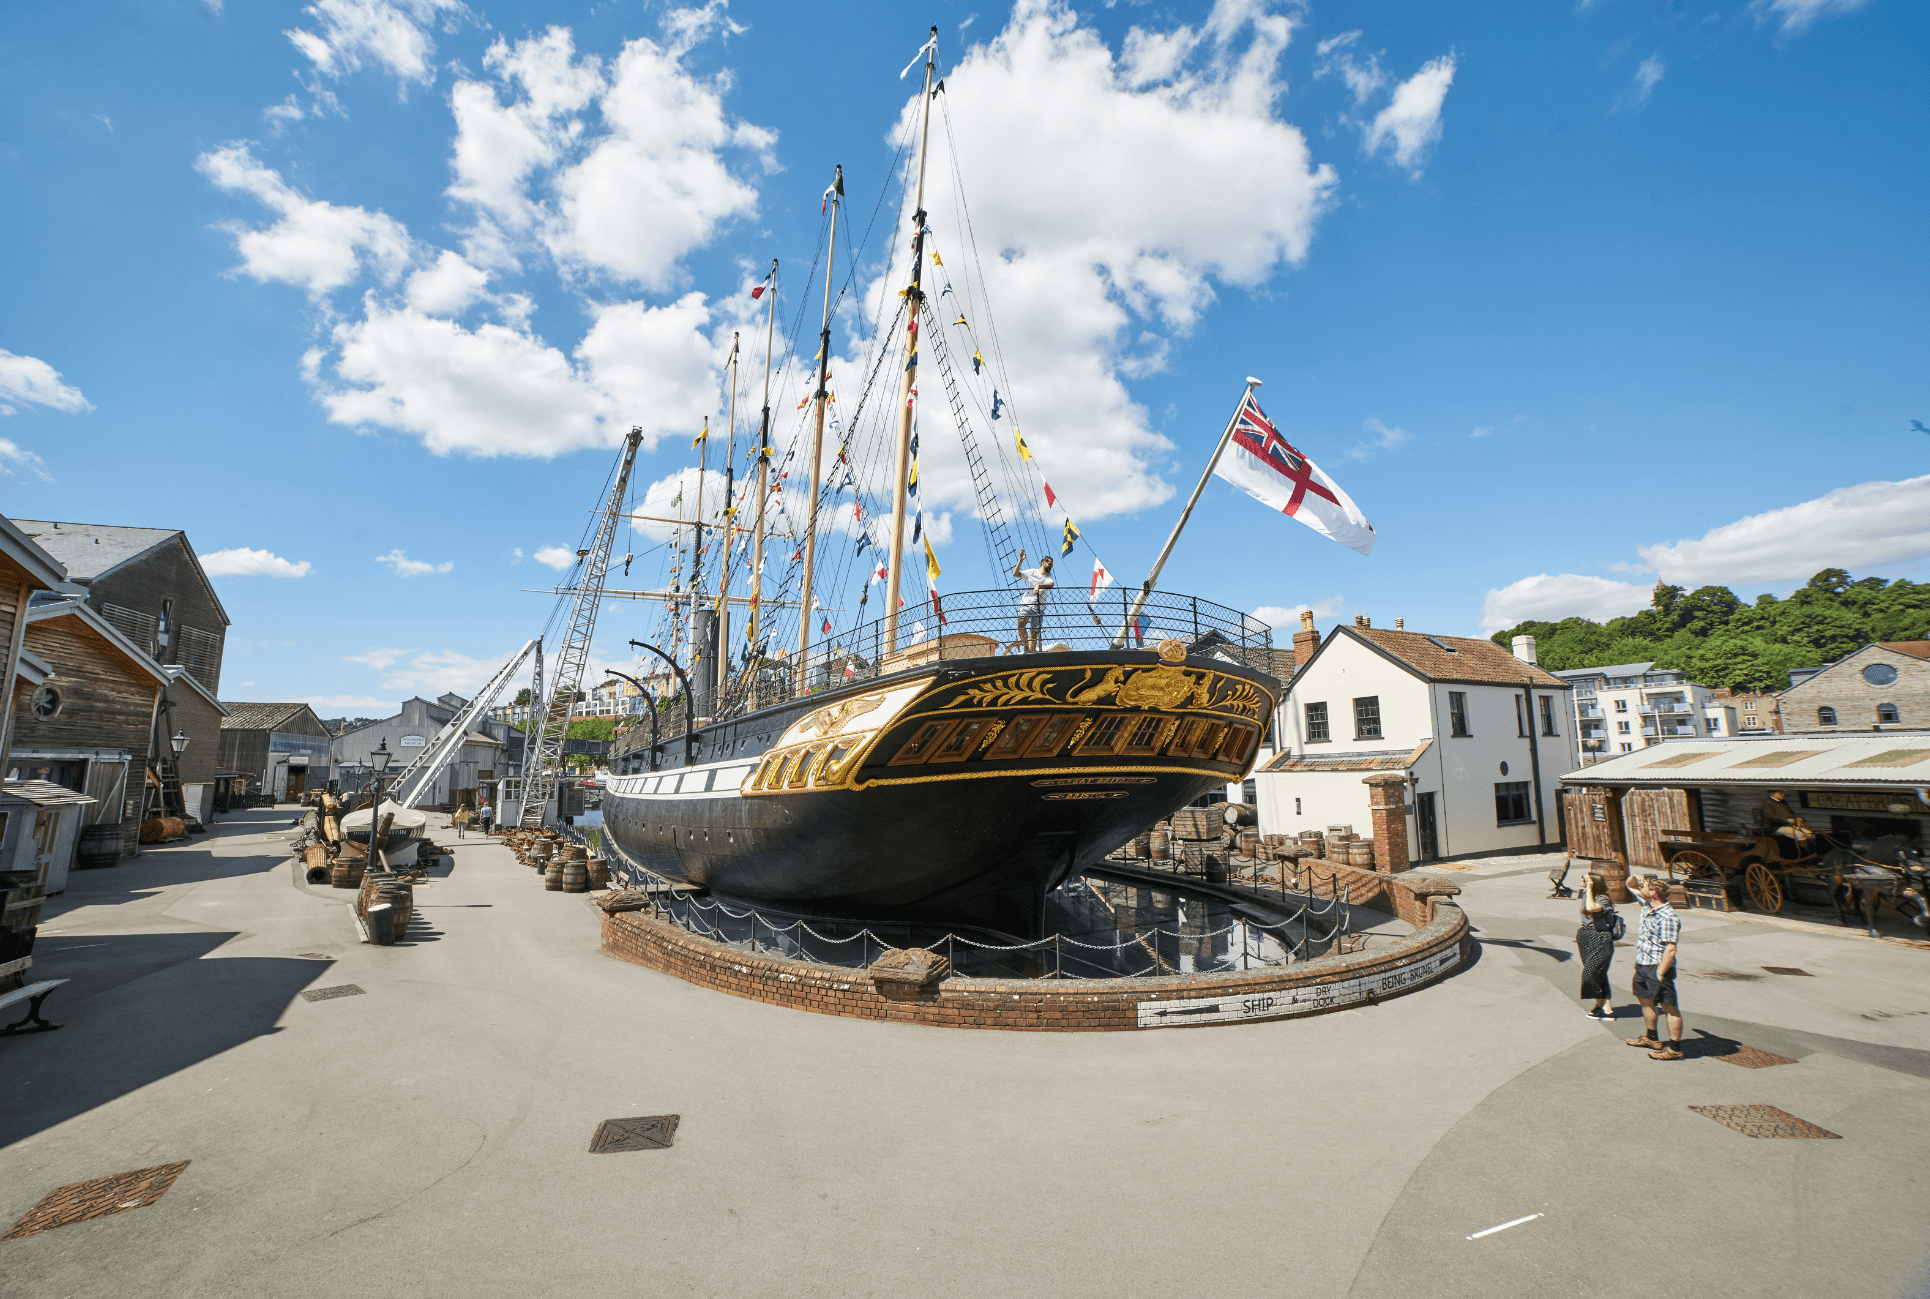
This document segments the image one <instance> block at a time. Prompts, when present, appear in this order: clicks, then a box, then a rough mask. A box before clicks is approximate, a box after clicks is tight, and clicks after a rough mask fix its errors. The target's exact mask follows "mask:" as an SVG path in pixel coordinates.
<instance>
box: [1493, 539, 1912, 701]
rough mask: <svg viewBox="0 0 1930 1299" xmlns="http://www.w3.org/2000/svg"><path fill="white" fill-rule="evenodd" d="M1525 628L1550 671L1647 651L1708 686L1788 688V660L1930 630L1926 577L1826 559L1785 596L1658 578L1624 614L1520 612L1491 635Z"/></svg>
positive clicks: (1639, 656)
mask: <svg viewBox="0 0 1930 1299" xmlns="http://www.w3.org/2000/svg"><path fill="white" fill-rule="evenodd" d="M1522 635H1527V636H1533V637H1534V638H1535V652H1536V657H1537V658H1538V659H1539V660H1540V662H1541V666H1542V667H1544V668H1547V669H1548V670H1549V671H1551V672H1560V671H1563V670H1564V669H1567V668H1596V667H1607V666H1608V665H1610V664H1614V663H1641V662H1645V661H1648V660H1651V659H1652V660H1654V662H1655V665H1656V666H1657V667H1662V668H1677V669H1681V670H1683V671H1686V672H1688V673H1689V675H1690V677H1691V678H1692V679H1693V680H1695V681H1699V682H1701V683H1702V684H1703V685H1705V686H1717V687H1722V686H1726V687H1728V688H1729V689H1731V690H1784V689H1787V688H1788V686H1789V670H1790V669H1791V668H1803V667H1814V666H1816V665H1817V664H1819V663H1826V662H1829V661H1830V660H1832V659H1839V658H1841V657H1843V656H1844V655H1845V654H1848V653H1850V652H1851V651H1852V650H1856V649H1860V648H1862V647H1863V646H1865V645H1867V644H1869V643H1870V642H1871V641H1901V640H1925V639H1930V583H1921V582H1910V581H1907V580H1905V579H1901V578H1899V579H1897V580H1896V581H1891V580H1889V579H1887V578H1882V577H1864V578H1856V579H1852V578H1851V577H1850V575H1849V574H1848V573H1847V572H1845V571H1844V570H1842V569H1840V568H1826V569H1824V570H1823V571H1822V572H1820V573H1818V574H1817V575H1816V576H1815V577H1812V578H1810V579H1809V584H1808V585H1807V586H1804V587H1802V588H1801V589H1799V590H1797V591H1796V592H1794V593H1793V594H1792V595H1790V597H1789V598H1788V599H1786V600H1778V599H1777V598H1776V597H1775V596H1773V595H1759V596H1757V597H1756V602H1755V603H1754V604H1744V603H1743V602H1742V601H1741V600H1740V599H1738V598H1737V597H1736V593H1735V592H1734V591H1731V590H1730V589H1729V588H1728V587H1726V586H1705V587H1701V588H1699V589H1697V590H1694V591H1688V592H1685V591H1684V590H1683V589H1682V588H1681V587H1679V586H1666V585H1663V584H1662V583H1659V582H1658V583H1657V584H1656V587H1655V600H1654V603H1653V605H1652V606H1651V607H1649V608H1647V609H1644V610H1642V611H1641V612H1640V613H1636V614H1631V615H1629V616H1628V617H1626V618H1611V619H1610V620H1609V621H1608V622H1606V623H1597V622H1590V621H1589V620H1588V619H1586V618H1564V619H1562V620H1561V621H1560V622H1524V623H1521V624H1519V625H1517V626H1514V627H1510V628H1509V629H1508V630H1506V631H1502V632H1496V633H1495V634H1494V637H1493V639H1494V642H1495V643H1496V644H1497V645H1501V646H1503V647H1506V646H1508V645H1510V644H1511V643H1512V641H1513V638H1514V637H1516V636H1522Z"/></svg>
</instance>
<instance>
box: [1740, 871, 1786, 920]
mask: <svg viewBox="0 0 1930 1299" xmlns="http://www.w3.org/2000/svg"><path fill="white" fill-rule="evenodd" d="M1746 879H1747V886H1748V889H1749V900H1750V901H1751V902H1754V903H1755V904H1756V909H1757V910H1759V911H1761V912H1763V913H1764V914H1766V915H1771V916H1773V915H1775V914H1776V913H1777V912H1779V911H1781V910H1782V909H1783V886H1782V882H1781V881H1780V880H1778V879H1777V878H1776V872H1774V871H1772V870H1770V869H1769V868H1768V867H1767V866H1765V865H1763V864H1762V863H1761V862H1754V863H1751V865H1750V867H1749V874H1748V875H1747V877H1746Z"/></svg>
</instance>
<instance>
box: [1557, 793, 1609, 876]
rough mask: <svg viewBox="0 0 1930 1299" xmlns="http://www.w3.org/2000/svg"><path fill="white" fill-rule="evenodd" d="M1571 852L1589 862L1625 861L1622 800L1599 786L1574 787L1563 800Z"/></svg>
mask: <svg viewBox="0 0 1930 1299" xmlns="http://www.w3.org/2000/svg"><path fill="white" fill-rule="evenodd" d="M1562 806H1563V808H1564V809H1565V811H1566V815H1567V819H1568V851H1569V852H1570V853H1572V854H1573V855H1574V856H1577V857H1584V858H1587V859H1588V860H1589V861H1608V862H1623V856H1622V833H1621V831H1622V813H1621V798H1620V796H1619V795H1617V793H1616V792H1615V791H1614V790H1612V789H1605V788H1603V787H1602V786H1599V785H1589V786H1584V787H1582V788H1579V789H1577V788H1574V787H1570V789H1569V790H1568V796H1567V797H1566V798H1564V799H1563V800H1562Z"/></svg>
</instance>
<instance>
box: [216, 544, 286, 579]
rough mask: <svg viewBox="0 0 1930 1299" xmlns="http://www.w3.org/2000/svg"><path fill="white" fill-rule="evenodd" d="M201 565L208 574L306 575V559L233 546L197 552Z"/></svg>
mask: <svg viewBox="0 0 1930 1299" xmlns="http://www.w3.org/2000/svg"><path fill="white" fill-rule="evenodd" d="M201 567H202V568H203V569H205V570H206V571H207V574H208V576H209V577H307V576H308V570H309V568H310V564H309V562H308V561H307V560H305V559H304V560H300V561H291V560H286V559H283V558H282V557H281V556H280V555H277V554H275V553H274V552H272V551H267V550H250V549H248V548H247V547H246V546H237V547H235V548H234V549H232V550H217V551H213V552H211V553H209V554H206V555H203V556H201Z"/></svg>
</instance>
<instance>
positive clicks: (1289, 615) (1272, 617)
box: [1253, 595, 1347, 634]
mask: <svg viewBox="0 0 1930 1299" xmlns="http://www.w3.org/2000/svg"><path fill="white" fill-rule="evenodd" d="M1346 608H1347V601H1346V600H1345V598H1343V597H1341V596H1338V595H1336V596H1333V597H1331V598H1329V599H1326V600H1316V601H1314V602H1313V603H1312V604H1296V605H1293V606H1291V607H1289V606H1287V605H1279V604H1263V605H1261V606H1260V607H1259V608H1258V609H1255V610H1254V611H1253V616H1254V617H1255V618H1256V619H1258V620H1259V621H1261V622H1263V623H1265V624H1266V625H1267V626H1268V627H1271V628H1272V629H1273V630H1274V631H1275V632H1278V633H1282V634H1284V633H1288V632H1296V631H1299V630H1300V615H1301V614H1303V613H1309V612H1311V613H1312V614H1313V616H1314V617H1315V618H1319V619H1323V620H1324V619H1327V618H1338V617H1340V615H1341V614H1342V613H1343V612H1345V611H1346Z"/></svg>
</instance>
